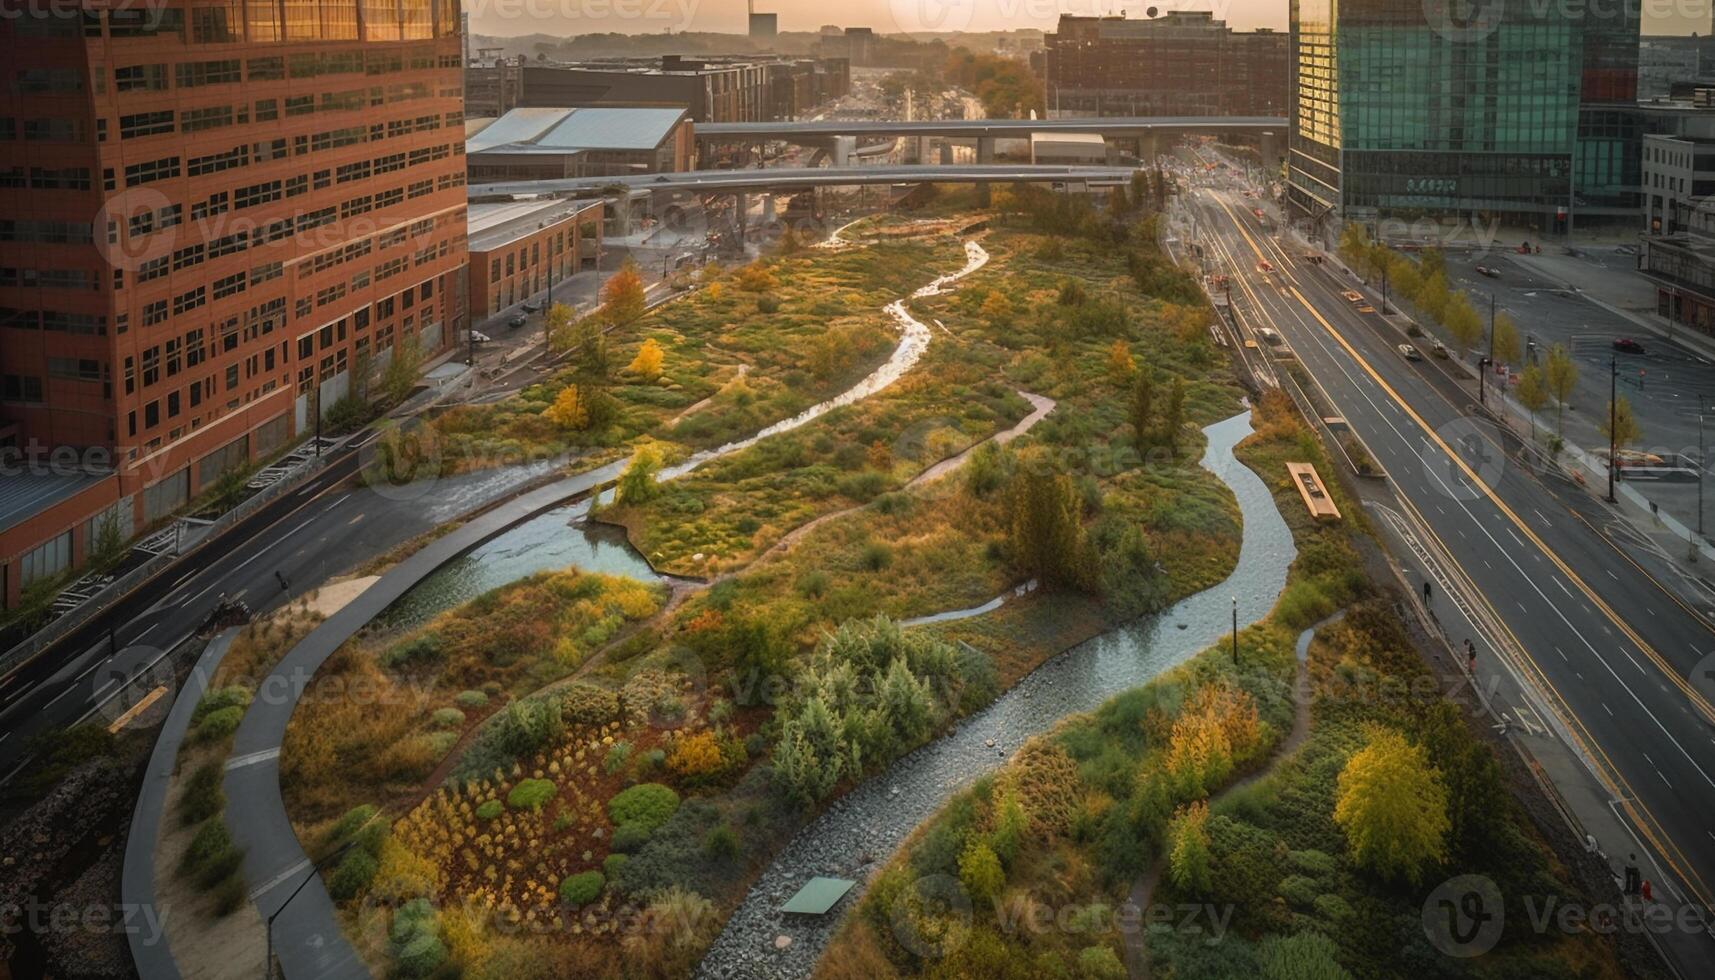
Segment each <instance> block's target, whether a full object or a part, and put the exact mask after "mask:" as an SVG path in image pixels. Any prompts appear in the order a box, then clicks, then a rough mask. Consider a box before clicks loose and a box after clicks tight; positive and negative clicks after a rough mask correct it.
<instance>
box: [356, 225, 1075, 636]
mask: <svg viewBox="0 0 1715 980" xmlns="http://www.w3.org/2000/svg"><path fill="white" fill-rule="evenodd" d="M988 260H989V254H988V252H987V251H985V250H984V249H983V247H982V246H981V245H979V244H977V243H976V242H975V241H967V242H965V265H964V267H963V268H961V269H959V270H958V271H957V272H950V273H948V274H946V275H944V276H940V277H938V278H936V279H935V280H934V281H933V282H930V283H929V284H928V285H926V286H923V287H922V288H920V289H918V290H917V291H916V292H914V293H912V294H911V295H912V298H913V299H918V298H923V297H929V296H938V295H940V294H942V293H944V292H946V291H947V290H948V287H950V286H951V285H952V284H954V283H956V282H958V281H959V280H960V279H963V278H964V277H966V276H968V275H970V274H971V273H973V272H975V271H977V270H978V269H981V268H982V267H983V266H984V265H986V264H988ZM905 303H906V301H905V300H903V299H900V300H895V301H893V302H892V303H889V304H888V305H887V306H886V307H885V309H886V311H887V314H888V315H889V316H891V317H892V318H893V319H894V321H895V322H897V323H898V324H899V327H900V331H901V336H900V339H899V344H898V346H896V347H895V348H894V349H893V353H892V354H890V355H888V358H887V360H886V361H883V362H882V364H881V365H880V366H879V367H877V368H876V369H875V370H874V371H872V372H870V374H869V376H868V377H866V378H864V379H863V380H862V381H859V382H858V383H857V384H855V385H853V386H852V387H850V388H847V389H846V390H845V391H842V392H840V393H839V394H837V395H835V396H834V397H832V398H829V399H828V400H826V401H822V402H817V403H816V404H814V405H811V406H810V407H809V408H806V409H805V410H803V411H802V412H799V413H798V414H797V415H794V416H792V417H791V418H788V419H782V420H781V421H779V422H775V423H774V424H773V425H770V426H768V427H767V428H764V429H762V430H760V431H758V432H756V433H754V434H752V435H750V436H747V437H746V438H744V439H739V440H737V441H735V442H729V443H727V444H725V445H723V446H719V447H717V448H714V449H705V450H703V451H701V452H698V453H694V454H692V455H691V456H689V457H687V458H686V459H685V460H683V461H682V462H679V463H676V464H674V465H673V466H669V467H665V468H663V469H662V470H661V472H660V473H658V474H656V479H657V480H659V481H661V482H665V481H668V480H676V479H679V478H680V477H682V476H686V475H687V474H689V473H691V472H692V471H694V470H696V469H697V468H698V467H700V466H702V465H703V464H705V463H707V462H709V461H710V460H714V459H719V458H720V457H722V456H727V455H730V454H732V453H736V452H739V451H740V450H743V449H748V448H749V447H751V446H754V445H756V444H757V443H759V442H761V441H762V440H764V439H767V438H769V437H770V436H776V435H779V434H780V433H782V432H789V431H791V430H793V429H796V428H798V427H799V426H802V425H805V424H807V423H809V422H811V421H814V420H815V419H817V418H820V417H821V416H823V415H826V414H827V413H829V412H831V411H833V410H834V409H836V408H839V407H841V406H843V405H850V404H853V403H855V402H858V401H861V400H862V399H865V398H868V397H869V396H871V395H873V394H875V393H876V392H878V391H881V390H882V389H884V388H886V387H887V386H889V385H891V384H893V383H894V382H895V381H898V380H899V379H900V378H901V377H903V376H904V374H905V372H907V371H909V370H911V368H912V367H914V366H916V364H917V362H918V360H920V359H921V358H922V357H923V352H924V351H926V350H928V348H929V340H930V333H929V328H928V327H927V326H924V325H923V323H922V322H920V321H919V320H918V319H917V318H916V317H914V316H912V315H911V313H910V311H909V310H907V309H906V307H905ZM1026 397H1027V398H1030V399H1032V406H1033V407H1034V408H1035V409H1036V410H1037V412H1040V413H1044V414H1045V413H1046V410H1047V409H1045V408H1044V407H1043V405H1042V404H1041V403H1040V402H1038V401H1037V399H1038V398H1040V396H1033V395H1027V396H1026ZM1044 401H1046V400H1045V399H1044ZM1047 407H1048V408H1052V407H1053V403H1052V402H1048V405H1047ZM1037 418H1040V415H1033V417H1032V418H1031V419H1030V420H1029V421H1030V422H1031V423H1032V424H1034V422H1035V420H1036V419H1037ZM1027 427H1028V426H1026V428H1027ZM626 465H627V461H626V460H620V461H618V462H615V463H610V464H608V465H607V466H605V467H602V468H601V469H600V470H596V471H592V472H591V473H590V474H586V476H593V477H597V478H598V479H597V485H598V486H599V484H601V483H606V482H608V481H611V480H613V479H615V478H617V477H618V476H619V475H620V474H621V473H622V472H624V469H625V467H626ZM613 492H614V491H612V490H608V491H607V492H606V494H605V495H604V496H603V497H602V500H603V502H611V501H612V499H613ZM588 512H589V501H588V500H587V499H585V500H579V501H576V502H573V503H570V504H567V505H565V506H563V507H558V508H555V509H554V510H551V511H548V512H546V513H543V514H540V515H538V516H536V517H534V518H531V519H530V520H528V521H525V522H524V523H522V524H519V525H518V526H516V527H514V528H512V529H511V530H508V531H506V532H504V533H502V534H499V535H496V536H495V537H493V538H491V539H489V540H488V541H486V542H484V543H483V544H482V545H480V546H478V547H477V548H475V549H473V550H472V551H470V552H469V553H468V554H466V555H464V556H463V557H460V558H458V559H457V560H455V561H451V562H448V563H447V564H446V565H444V566H443V567H441V568H440V569H437V570H436V571H435V572H434V573H433V574H431V575H430V576H428V577H427V578H425V579H424V580H423V581H421V582H419V583H418V584H417V585H415V586H413V587H412V588H411V590H410V591H409V592H407V593H406V594H405V595H403V596H401V597H400V598H399V600H398V601H397V602H395V603H393V605H391V606H390V607H388V609H387V611H386V612H385V613H383V614H382V616H381V617H380V620H379V622H380V624H381V625H384V626H387V627H389V628H396V627H407V626H413V625H416V624H419V623H422V622H426V621H427V620H428V619H429V618H430V617H432V616H433V615H434V614H436V613H438V612H441V611H443V610H446V609H450V608H452V607H453V606H456V605H458V604H460V603H463V602H468V601H469V600H471V599H474V598H476V597H477V596H479V595H481V594H482V593H484V592H487V591H488V590H490V589H495V588H499V587H500V586H502V585H507V584H509V583H512V582H516V581H519V580H521V579H524V578H527V577H529V576H531V575H534V574H535V573H537V572H541V571H547V570H549V569H561V568H565V567H567V566H576V567H578V568H580V569H583V570H585V571H592V572H605V573H607V574H610V575H624V576H628V577H631V578H636V579H641V580H644V581H649V582H653V581H659V580H660V576H659V575H657V574H656V573H655V571H654V570H653V569H652V568H650V567H649V563H648V562H646V561H644V560H643V556H642V555H639V554H638V553H637V552H636V550H635V549H633V548H632V547H631V545H630V543H629V542H628V541H626V540H625V536H624V534H623V532H620V531H618V530H615V529H608V528H606V527H604V526H601V525H592V524H589V523H586V522H585V521H583V517H584V515H585V514H587V513H588Z"/></svg>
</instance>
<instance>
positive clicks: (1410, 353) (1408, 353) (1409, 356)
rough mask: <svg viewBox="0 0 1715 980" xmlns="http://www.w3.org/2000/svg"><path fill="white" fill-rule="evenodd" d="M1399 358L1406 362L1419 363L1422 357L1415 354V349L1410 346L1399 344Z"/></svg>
mask: <svg viewBox="0 0 1715 980" xmlns="http://www.w3.org/2000/svg"><path fill="white" fill-rule="evenodd" d="M1399 356H1400V357H1403V358H1405V359H1406V360H1408V361H1421V360H1423V355H1422V354H1419V353H1418V352H1417V348H1415V347H1413V346H1411V345H1410V344H1400V345H1399Z"/></svg>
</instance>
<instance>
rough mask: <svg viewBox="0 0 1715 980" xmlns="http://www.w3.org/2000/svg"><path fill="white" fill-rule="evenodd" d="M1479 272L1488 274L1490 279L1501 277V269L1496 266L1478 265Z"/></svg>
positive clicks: (1479, 273)
mask: <svg viewBox="0 0 1715 980" xmlns="http://www.w3.org/2000/svg"><path fill="white" fill-rule="evenodd" d="M1477 274H1478V275H1483V276H1488V277H1489V278H1490V279H1499V278H1500V277H1501V270H1499V269H1497V268H1495V267H1494V266H1489V265H1480V266H1477Z"/></svg>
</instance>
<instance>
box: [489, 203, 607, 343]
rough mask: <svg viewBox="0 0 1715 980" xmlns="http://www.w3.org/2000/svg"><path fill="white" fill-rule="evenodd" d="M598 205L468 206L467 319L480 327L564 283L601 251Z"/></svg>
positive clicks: (600, 213)
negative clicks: (468, 270) (468, 274)
mask: <svg viewBox="0 0 1715 980" xmlns="http://www.w3.org/2000/svg"><path fill="white" fill-rule="evenodd" d="M603 207H604V205H603V203H602V202H601V201H571V200H564V199H556V198H547V199H542V200H535V201H497V202H493V203H488V204H472V205H471V206H470V316H471V322H473V323H481V322H482V321H484V320H486V319H488V318H489V317H492V316H495V315H496V314H499V313H503V312H505V311H506V310H508V309H510V308H511V307H513V306H516V305H518V304H520V303H523V302H526V301H528V300H530V299H531V298H532V297H534V296H536V295H537V294H538V293H541V292H543V291H544V290H546V289H547V288H548V287H549V286H550V285H552V284H555V283H560V282H564V281H565V280H566V279H567V278H568V277H570V276H571V275H572V274H573V273H575V272H577V271H578V270H579V269H581V268H583V267H584V266H585V265H586V264H590V263H593V262H594V261H595V257H596V250H597V249H599V248H601V219H602V208H603Z"/></svg>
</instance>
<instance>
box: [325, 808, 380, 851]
mask: <svg viewBox="0 0 1715 980" xmlns="http://www.w3.org/2000/svg"><path fill="white" fill-rule="evenodd" d="M375 814H376V809H375V806H374V804H370V803H364V804H361V805H359V806H354V807H352V808H351V809H349V810H347V811H345V815H344V816H342V817H340V818H339V819H338V820H336V821H334V825H333V826H331V827H329V828H328V829H327V830H325V831H323V832H322V836H321V839H320V841H318V842H317V846H318V847H319V848H320V849H321V850H324V851H331V850H333V849H334V848H336V847H338V846H339V845H341V844H343V843H345V842H346V841H348V840H350V839H351V838H352V837H353V836H354V835H355V834H356V833H357V832H358V831H360V830H362V829H364V828H365V827H366V826H368V825H369V822H370V821H371V820H374V819H375Z"/></svg>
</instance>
